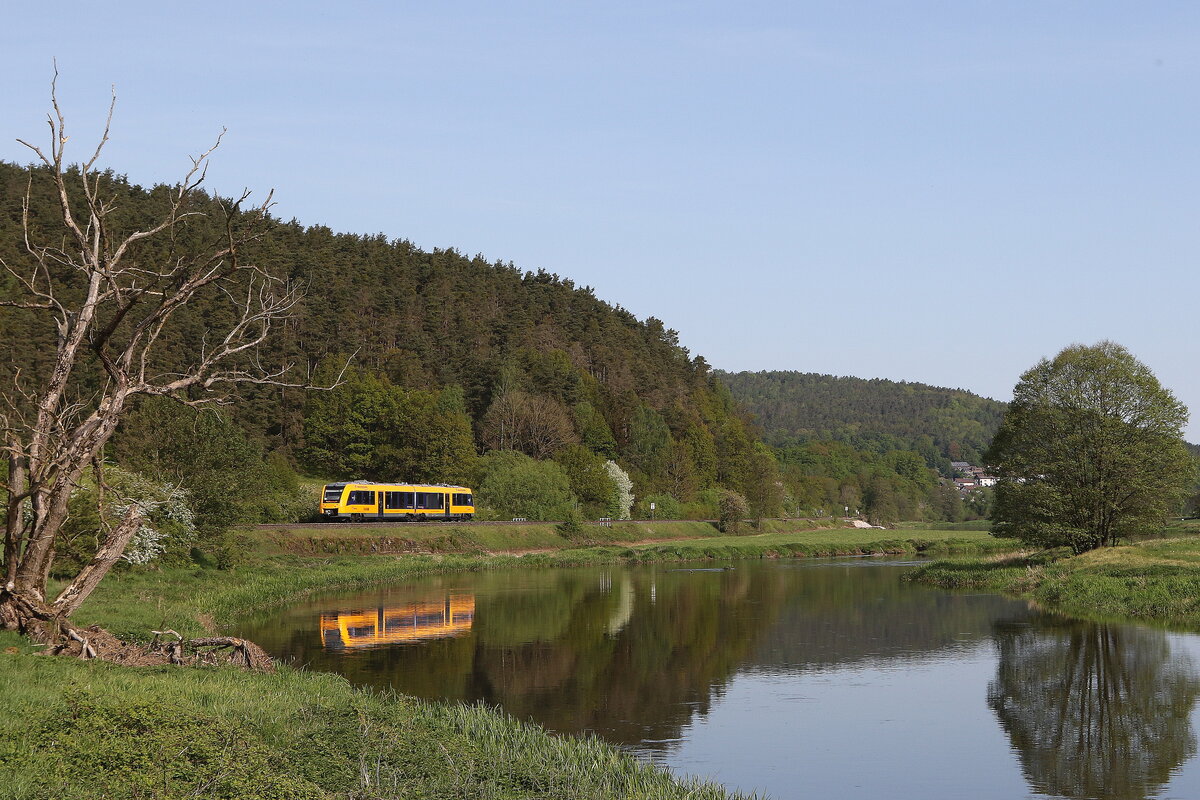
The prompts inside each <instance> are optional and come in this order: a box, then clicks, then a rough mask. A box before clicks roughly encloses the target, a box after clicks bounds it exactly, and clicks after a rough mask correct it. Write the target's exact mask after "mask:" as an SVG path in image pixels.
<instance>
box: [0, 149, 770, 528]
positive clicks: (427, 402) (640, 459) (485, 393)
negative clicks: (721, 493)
mask: <svg viewBox="0 0 1200 800" xmlns="http://www.w3.org/2000/svg"><path fill="white" fill-rule="evenodd" d="M76 179H77V178H76ZM27 185H32V203H31V209H30V214H31V219H32V222H33V226H34V228H35V232H38V233H45V234H47V235H48V236H50V237H54V236H57V237H59V239H61V236H62V234H61V230H60V228H61V220H60V215H59V214H58V212H57V210H56V208H55V207H54V195H53V192H52V191H51V188H52V187H51V185H50V181H49V178H48V175H47V174H46V173H45V172H43V171H41V170H34V171H33V172H32V183H31V172H30V170H29V169H28V168H24V167H18V166H15V165H11V164H4V163H0V205H2V207H0V257H3V258H4V259H5V260H6V261H7V262H8V263H9V264H12V265H13V266H14V267H15V268H17V269H18V270H20V269H22V268H27V264H28V262H29V256H28V255H27V254H26V253H25V252H24V249H23V247H22V244H21V243H22V237H21V227H20V226H21V200H22V196H23V195H24V194H25V191H26V187H27ZM100 185H101V191H102V192H107V193H110V194H111V195H112V196H113V197H114V198H115V203H116V207H117V208H118V209H119V214H118V215H117V216H118V217H119V218H120V219H119V221H120V222H121V223H122V224H123V225H124V226H126V227H127V228H130V229H132V226H135V225H137V226H144V225H146V224H147V222H148V221H149V220H152V219H156V218H158V216H159V215H161V214H162V213H163V209H164V207H165V194H166V192H165V189H164V188H163V187H155V188H153V189H150V190H147V189H143V188H142V187H139V186H136V185H132V184H130V183H129V182H128V181H126V180H125V179H124V178H122V177H121V176H119V175H114V174H112V173H106V174H103V175H101V176H100ZM192 210H194V211H197V212H200V213H199V215H197V216H194V217H188V218H186V219H185V220H184V221H183V222H182V223H181V224H180V226H179V227H178V229H177V231H176V235H175V236H174V238H173V239H172V240H171V241H170V242H169V247H170V250H168V249H167V245H166V244H163V245H157V247H158V248H159V249H158V250H155V249H154V247H155V246H154V245H150V244H146V245H144V246H141V247H142V249H141V250H140V251H139V253H138V256H139V257H145V258H163V257H168V256H169V257H174V256H175V254H177V253H179V252H183V251H186V249H187V248H188V247H191V246H193V245H199V244H200V243H203V242H211V241H214V240H218V241H219V240H220V236H221V232H222V230H223V227H222V222H221V220H222V215H221V211H220V208H219V206H218V201H217V200H216V199H214V198H212V197H209V196H207V195H204V194H203V193H197V194H196V196H195V197H193V198H192ZM402 224H403V221H402V220H398V221H397V226H398V227H400V226H402ZM56 231H58V232H57V233H56ZM244 258H245V260H247V261H253V263H256V264H259V265H262V266H264V267H266V268H268V269H269V270H271V271H273V272H274V273H276V274H278V275H281V276H286V277H288V278H289V279H290V280H291V281H293V282H295V283H298V284H300V285H302V286H304V287H305V289H306V297H305V299H304V301H303V302H302V304H301V305H300V306H299V308H298V309H297V311H296V313H295V314H294V315H293V317H292V318H291V319H289V320H288V321H287V322H286V324H285V325H283V326H282V327H281V329H280V330H279V331H278V332H277V335H275V336H274V338H273V339H272V340H271V344H270V346H269V347H268V348H267V349H266V351H265V352H263V353H262V354H260V355H261V360H262V363H264V364H273V363H284V362H294V363H295V365H296V367H295V369H294V371H293V373H292V379H293V380H298V381H301V382H303V381H305V380H308V379H309V377H310V376H313V377H314V379H315V380H316V381H321V380H332V378H333V376H335V375H336V374H337V373H338V370H339V369H340V367H341V366H342V365H344V364H345V363H346V362H347V361H349V364H350V368H349V370H348V372H347V373H346V376H345V382H344V384H343V385H342V386H341V387H339V388H338V389H336V390H335V391H332V392H320V391H315V392H314V391H302V390H299V389H280V388H278V387H275V388H261V389H250V390H246V391H243V392H242V394H241V395H239V396H238V397H237V398H236V400H237V402H235V403H234V404H233V405H232V409H233V410H232V414H233V417H232V419H233V422H235V423H236V426H237V427H238V429H240V430H241V431H242V433H243V434H245V436H246V437H248V439H250V440H251V441H252V442H253V443H257V444H256V445H255V446H256V447H260V448H262V450H263V452H264V453H265V454H270V453H278V454H279V455H280V456H281V457H283V458H286V460H287V462H288V463H290V464H292V465H293V466H295V467H297V468H298V469H300V470H301V471H303V472H307V473H309V474H312V475H316V476H320V477H329V478H349V477H359V478H370V479H379V480H398V479H408V480H423V481H438V482H455V481H478V480H482V479H483V478H484V477H486V470H484V469H482V468H481V467H480V466H479V464H478V463H477V459H478V457H480V456H483V457H484V459H486V458H487V454H488V453H489V452H502V453H513V452H514V451H515V452H516V453H517V454H523V455H524V456H528V457H529V458H530V459H532V460H534V461H537V462H538V463H549V462H553V463H555V464H557V465H558V466H559V467H561V470H558V471H554V472H553V475H551V477H550V478H548V479H547V480H551V481H552V482H553V480H558V479H559V477H561V475H562V474H563V473H564V472H565V473H566V475H567V476H568V477H569V479H570V487H569V489H570V491H569V492H567V490H566V489H565V488H564V492H566V494H564V495H563V497H564V498H570V499H571V500H570V501H571V502H574V501H575V500H576V499H577V500H578V501H580V502H582V504H583V506H584V507H585V509H586V510H589V513H591V512H592V511H595V512H596V513H603V509H604V507H605V505H606V504H608V502H609V496H610V495H611V493H612V489H613V483H612V480H610V476H609V474H608V473H606V472H605V461H606V460H610V459H611V460H614V461H616V462H617V464H619V465H620V466H621V468H622V469H623V470H624V471H625V472H627V473H628V474H629V475H630V476H631V477H632V479H633V482H634V490H635V493H636V495H637V496H638V497H639V498H642V499H644V498H647V497H651V496H653V495H655V494H669V495H670V496H671V497H672V498H673V499H674V501H676V502H679V503H681V504H684V505H685V506H686V505H687V504H689V503H699V504H701V506H704V507H703V508H700V509H698V513H704V514H709V513H713V511H712V508H713V502H715V501H714V499H713V498H715V496H716V494H715V493H716V491H717V490H718V489H720V488H729V489H733V490H736V491H739V492H747V490H748V487H750V486H752V485H754V484H756V483H757V482H756V481H755V480H754V479H753V478H752V477H751V475H750V470H751V467H752V462H753V457H754V453H755V450H756V445H755V440H754V437H753V435H751V434H750V433H749V432H748V431H747V428H746V425H745V423H744V421H743V419H742V418H741V416H740V415H739V412H738V411H737V409H736V405H735V403H734V402H733V400H732V398H731V397H730V395H729V394H728V391H727V390H726V389H725V388H724V387H723V386H722V385H721V384H720V382H719V381H717V380H716V379H715V378H714V377H713V376H712V374H711V373H710V370H709V367H708V365H707V364H706V363H705V361H704V359H702V358H699V357H692V356H691V355H690V354H689V353H688V351H687V350H686V349H684V348H682V347H681V346H680V345H679V343H678V340H677V336H676V333H675V332H674V331H672V330H669V329H668V328H667V327H665V326H664V325H663V323H662V322H660V321H659V320H657V319H654V318H649V319H646V320H644V321H643V320H638V319H637V318H635V317H634V315H633V314H631V313H629V312H628V311H626V310H624V309H622V308H620V307H619V306H614V305H612V304H610V303H608V302H605V301H603V300H601V299H599V298H597V297H596V296H595V295H594V293H593V292H592V290H591V289H590V288H585V287H580V286H577V285H575V284H574V283H573V282H572V281H570V280H568V279H566V278H561V277H559V276H558V275H555V274H551V273H548V272H545V271H541V270H538V271H525V270H522V269H520V268H518V267H516V266H514V265H513V264H511V263H502V262H491V261H486V260H484V259H483V258H482V257H479V256H476V257H468V256H465V255H462V254H460V253H458V252H456V251H454V250H434V251H432V252H428V251H424V250H422V249H420V248H418V247H416V246H415V245H413V244H412V243H411V242H408V241H405V240H402V239H392V238H388V237H386V236H383V235H374V236H361V235H354V234H343V233H334V232H333V231H331V230H329V229H328V228H325V227H321V226H314V227H305V226H302V225H300V224H298V223H296V222H286V221H282V220H272V221H271V222H270V224H269V226H268V230H267V231H266V234H265V236H264V237H263V238H262V239H261V240H259V241H258V242H256V243H255V244H254V245H253V252H247V253H245V254H244ZM19 291H20V287H19V285H18V284H17V283H16V282H15V281H14V280H12V279H11V277H7V278H0V294H3V295H5V296H8V295H13V296H15V294H16V293H18V292H19ZM223 302H224V301H223V300H222V298H220V297H215V298H210V299H209V300H208V301H207V302H204V303H195V304H193V305H191V306H189V307H188V308H187V309H185V311H183V312H181V313H180V314H179V315H177V318H176V320H175V322H174V324H173V327H170V328H168V329H167V330H166V331H164V332H163V334H162V337H161V344H162V347H161V348H160V353H161V354H162V363H161V364H159V365H158V366H159V368H160V369H162V370H164V371H169V370H170V369H172V368H173V367H175V368H177V367H179V366H181V365H185V364H187V363H190V362H191V361H194V359H195V358H196V352H197V351H198V348H199V346H200V342H201V341H202V340H203V339H204V337H205V336H206V335H210V336H211V335H212V333H214V332H216V331H220V330H221V326H222V321H223V320H227V319H228V311H227V310H226V309H225V308H224V307H223V306H222V303H223ZM225 324H228V323H227V322H226V323H225ZM206 332H207V333H206ZM0 337H2V339H3V341H4V342H5V343H6V348H7V347H8V346H9V345H11V347H12V350H11V352H12V354H13V359H12V363H11V364H10V365H0V373H3V376H0V377H3V378H4V379H5V383H6V384H7V385H9V386H11V385H12V378H13V369H14V367H17V368H21V369H22V373H21V374H22V375H23V376H25V378H24V379H25V380H28V379H29V377H30V376H35V375H38V374H39V365H42V364H44V363H45V358H46V355H47V354H50V353H52V352H53V349H54V341H55V333H54V328H53V324H52V323H51V321H50V320H49V319H48V318H47V317H44V316H43V317H39V316H38V315H37V314H36V313H34V312H25V311H15V312H13V313H9V314H6V315H0ZM90 369H91V374H93V375H95V376H98V375H99V374H100V371H99V369H98V368H97V366H96V364H92V365H91V367H90ZM97 379H98V378H97ZM85 402H86V400H85ZM168 405H169V404H168ZM187 413H191V412H190V411H188V410H187V409H186V408H178V407H176V408H175V410H167V409H165V408H164V407H162V405H161V404H156V403H155V402H152V403H147V404H144V407H141V408H139V410H138V414H140V415H141V417H139V416H138V415H137V414H135V415H134V417H133V418H131V420H130V421H129V424H127V425H126V426H124V428H123V429H122V432H120V433H119V435H118V439H117V441H116V447H114V448H113V449H112V451H111V455H114V456H116V457H117V458H121V459H125V460H126V461H127V462H128V463H131V464H133V465H134V466H136V467H137V468H138V469H140V470H149V471H159V472H162V471H163V470H158V469H157V467H156V465H157V464H158V463H159V461H160V460H161V459H163V458H166V456H164V455H163V454H162V452H161V448H157V447H156V449H155V451H154V452H153V453H150V454H147V453H146V452H145V450H146V446H145V442H147V441H150V440H160V439H162V438H164V436H165V434H164V433H163V432H164V431H167V430H173V431H176V432H177V433H179V436H180V437H182V438H187V437H190V436H193V433H191V432H192V431H195V430H196V425H195V424H192V425H190V427H189V426H188V425H185V424H183V423H180V422H179V421H178V420H176V419H174V415H178V414H187ZM139 425H140V426H141V427H139ZM171 426H175V427H171ZM135 432H136V433H135ZM226 433H228V432H226ZM185 434H186V435H185ZM213 435H215V434H213ZM758 447H759V448H761V445H758ZM181 457H183V458H186V454H184V455H183V456H181ZM493 460H494V459H493ZM508 466H509V467H512V469H511V470H510V471H513V470H515V469H516V467H513V466H512V464H509V465H508ZM167 472H169V470H168V471H167ZM547 474H549V473H547ZM571 492H573V495H572V494H571ZM563 507H565V506H564V505H560V506H559V507H556V508H554V509H544V512H545V513H546V514H561V513H562V510H561V509H562V508H563ZM635 510H636V509H635ZM518 513H519V512H518ZM533 513H534V512H529V515H530V516H532V515H533ZM552 518H553V517H552ZM560 518H561V517H560Z"/></svg>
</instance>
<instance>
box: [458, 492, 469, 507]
mask: <svg viewBox="0 0 1200 800" xmlns="http://www.w3.org/2000/svg"><path fill="white" fill-rule="evenodd" d="M454 505H456V506H469V505H473V503H472V502H471V495H469V494H461V493H456V494H455V495H454Z"/></svg>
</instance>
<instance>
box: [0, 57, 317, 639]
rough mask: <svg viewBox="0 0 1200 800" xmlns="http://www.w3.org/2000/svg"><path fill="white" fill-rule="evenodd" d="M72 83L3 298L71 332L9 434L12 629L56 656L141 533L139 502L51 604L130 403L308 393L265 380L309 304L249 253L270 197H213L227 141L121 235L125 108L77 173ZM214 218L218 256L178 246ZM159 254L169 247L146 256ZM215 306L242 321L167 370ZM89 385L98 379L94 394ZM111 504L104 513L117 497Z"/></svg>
mask: <svg viewBox="0 0 1200 800" xmlns="http://www.w3.org/2000/svg"><path fill="white" fill-rule="evenodd" d="M57 80H58V75H57V71H56V72H55V77H54V81H53V82H52V84H51V101H52V106H53V108H52V112H51V113H50V114H49V115H48V116H47V123H48V125H49V129H50V131H49V132H50V141H49V146H48V147H39V146H36V145H34V144H31V143H29V142H27V141H25V140H21V139H18V141H19V142H20V143H21V144H23V145H25V146H26V147H28V148H29V149H30V150H31V151H32V152H33V153H34V154H35V155H36V160H37V161H40V166H37V165H36V164H35V167H34V168H31V177H30V185H29V189H28V190H27V192H26V195H25V198H24V201H23V213H22V231H23V234H24V247H23V253H22V255H21V258H20V261H19V262H16V263H7V262H4V261H2V260H0V266H3V268H4V269H5V270H7V272H8V273H9V275H10V276H11V277H12V281H11V283H13V285H15V287H16V289H17V291H16V292H15V293H14V294H11V295H9V296H7V297H4V298H0V306H6V307H9V308H15V309H26V310H27V312H26V313H32V314H35V315H37V317H38V318H42V319H44V320H45V322H46V324H47V325H53V329H54V331H55V334H56V346H55V350H54V353H53V355H52V356H50V357H49V359H48V360H49V364H48V366H47V367H46V369H44V370H39V372H40V373H41V374H38V375H36V376H34V375H29V374H25V375H22V374H21V373H18V374H17V378H16V380H15V381H14V384H13V385H12V386H11V387H4V388H6V389H7V391H5V392H4V397H3V403H2V404H0V435H2V436H3V442H2V444H3V449H4V451H5V452H6V453H7V456H8V476H7V480H6V481H5V482H4V484H3V489H4V491H5V492H6V494H7V499H8V508H7V511H8V513H7V519H6V522H7V525H6V528H5V534H4V576H3V584H2V585H0V629H16V630H20V631H23V632H25V633H28V634H30V635H32V636H34V637H35V638H37V639H39V640H42V641H46V642H51V641H52V640H53V641H56V642H58V641H61V640H62V639H63V638H64V637H66V636H67V635H68V633H71V632H76V631H75V629H74V628H72V627H71V626H70V624H69V623H68V622H67V619H68V618H69V617H70V615H71V614H72V613H73V612H74V611H75V610H76V609H77V608H78V607H79V605H80V604H81V603H82V602H83V601H84V600H85V599H86V598H87V597H88V595H89V594H91V592H92V591H93V590H94V589H95V588H96V586H97V585H98V584H99V583H100V581H101V580H102V579H103V578H104V576H105V574H107V573H108V571H109V569H110V568H111V567H112V566H113V565H114V564H115V563H116V562H117V560H118V559H120V557H121V555H122V554H123V553H124V552H125V549H126V547H127V546H128V544H129V542H130V540H131V538H132V537H133V536H134V534H135V533H136V532H137V530H138V528H139V525H140V523H141V514H142V512H141V511H140V510H139V507H138V505H137V504H136V503H130V504H129V505H128V509H127V510H126V511H125V512H124V514H123V515H122V516H121V517H120V520H119V522H117V523H116V524H112V525H108V526H107V529H106V530H104V531H103V532H102V536H101V537H100V541H99V545H98V547H97V548H96V549H95V551H94V554H93V555H92V557H91V560H90V563H87V564H86V565H85V566H84V567H83V568H82V569H81V570H80V571H79V572H78V574H77V575H75V576H74V578H73V579H71V580H70V581H69V582H68V583H67V585H66V587H65V588H63V589H62V590H61V591H60V592H58V593H57V595H56V596H55V597H49V596H48V595H47V576H48V575H49V572H50V567H51V564H52V563H53V561H54V544H55V537H56V536H57V535H58V533H59V531H60V529H61V528H62V526H63V524H64V522H65V521H66V519H67V510H68V505H67V504H68V500H69V499H70V497H71V493H72V492H73V491H74V490H76V489H77V488H78V487H79V486H80V484H81V480H82V479H83V478H84V476H85V475H86V474H87V472H88V471H89V470H91V471H93V472H94V478H93V480H94V482H95V484H96V485H97V486H98V487H101V488H103V487H104V482H103V475H102V470H103V458H102V448H103V447H104V445H105V443H106V442H107V441H108V440H109V438H110V437H111V436H112V435H113V432H114V431H115V430H116V428H117V425H118V423H119V421H120V420H121V418H122V415H123V414H124V413H125V412H126V410H127V409H128V408H129V405H130V401H131V400H133V399H134V398H136V397H138V396H147V395H157V396H164V397H170V398H174V399H176V400H178V401H180V402H184V403H188V404H191V405H199V404H204V403H211V402H215V401H219V400H220V399H221V398H222V397H223V396H224V395H223V394H222V391H223V390H227V389H229V388H231V387H233V386H235V385H237V384H246V383H258V384H276V385H296V384H290V383H287V382H286V381H285V375H286V371H287V369H288V365H283V366H280V367H279V368H277V369H271V368H264V367H263V366H262V365H261V363H260V361H259V358H258V352H259V346H260V345H261V344H262V343H263V342H264V341H265V340H266V339H267V337H268V335H269V334H270V332H271V329H272V326H273V325H274V324H275V323H276V322H278V321H280V320H281V319H283V318H285V317H286V316H287V315H288V314H289V312H290V311H291V310H292V309H293V308H294V307H295V306H296V304H297V302H298V301H299V299H300V294H299V292H298V291H297V289H296V288H295V287H294V286H291V285H289V284H288V283H287V282H286V281H285V280H283V279H281V278H279V277H276V276H274V275H272V274H270V273H269V272H268V271H267V270H265V269H261V268H260V267H258V266H255V265H253V264H250V263H247V261H246V248H247V245H249V244H250V243H251V242H253V241H255V240H256V239H258V238H260V237H261V236H262V233H263V231H264V227H265V223H266V222H267V220H268V211H269V209H270V206H271V196H270V195H268V196H267V197H266V199H264V200H263V201H262V202H261V203H257V204H251V203H249V197H250V194H249V192H245V193H243V194H242V196H241V197H239V198H238V199H237V200H236V201H232V202H231V201H221V200H218V199H216V198H210V197H209V196H208V195H207V194H205V193H204V192H203V191H201V190H200V186H201V184H202V183H203V182H204V179H205V173H206V170H207V167H208V162H209V157H210V156H211V155H212V153H213V151H214V150H215V149H216V148H217V146H219V144H220V141H221V137H220V136H218V137H217V140H216V142H215V143H214V144H213V146H212V147H210V148H209V149H207V150H205V151H204V152H203V153H201V154H200V155H199V156H197V157H194V158H192V159H191V162H192V163H191V168H190V169H189V170H188V171H187V173H186V175H184V177H183V179H182V180H181V181H179V183H177V184H175V185H174V186H173V187H171V189H170V195H169V200H168V201H167V202H166V207H165V210H164V211H163V212H162V213H161V215H160V216H158V217H157V218H156V219H155V220H154V221H153V222H151V223H149V224H145V225H141V226H135V227H134V229H132V230H124V231H122V230H120V227H121V225H120V224H119V223H118V218H117V215H116V214H115V213H114V212H116V211H117V203H116V199H115V195H114V194H112V193H111V192H109V191H106V189H105V186H106V184H105V181H104V180H102V178H103V177H104V176H103V175H102V173H100V172H99V171H98V170H97V168H96V164H97V161H98V160H99V158H100V155H101V152H102V151H103V149H104V146H105V144H106V143H107V141H108V137H109V130H110V126H111V123H112V117H113V110H114V108H115V104H116V95H115V93H114V95H113V98H112V103H111V104H110V106H109V110H108V117H107V120H106V123H105V128H104V133H103V134H102V135H101V137H100V141H99V143H98V144H97V146H96V148H95V151H94V152H93V153H92V154H91V157H90V158H89V159H88V160H87V161H86V162H84V163H83V164H82V165H80V166H79V167H78V168H75V167H72V166H70V165H68V163H67V162H66V160H65V158H66V157H65V152H66V145H67V140H68V135H67V131H66V121H65V118H64V115H63V112H62V110H61V108H60V106H59V101H58V96H57V91H56V87H57ZM222 135H224V131H222ZM35 173H37V174H38V175H39V176H42V175H46V174H48V175H49V180H50V181H51V184H52V188H53V191H54V194H55V200H56V203H57V208H58V214H57V218H56V221H55V222H54V226H55V229H54V231H53V233H47V232H45V231H43V230H41V227H42V225H41V224H37V225H35V224H34V222H33V221H32V220H31V208H30V206H31V198H32V192H33V185H34V184H33V180H34V178H33V176H34V174H35ZM200 201H203V202H200ZM214 203H215V206H214ZM214 207H217V208H219V209H220V212H219V213H221V214H222V216H223V219H221V220H219V223H220V224H219V225H217V226H216V230H218V231H219V234H217V235H215V236H214V237H213V238H212V239H211V240H210V241H209V243H208V244H207V245H205V246H204V247H203V248H197V247H183V246H177V241H176V234H177V233H178V232H179V229H180V228H181V226H182V223H184V222H185V220H188V219H189V218H190V217H197V216H203V215H205V214H206V213H208V212H207V211H205V210H203V209H210V210H211V209H212V208H214ZM151 242H156V243H161V245H162V246H158V247H153V248H152V247H149V246H147V245H148V243H151ZM213 298H215V299H216V300H217V301H219V302H221V303H223V304H225V305H226V307H227V308H228V310H229V311H228V313H227V317H226V319H227V320H228V322H227V323H226V324H225V325H224V326H223V328H222V329H220V330H211V329H210V330H209V331H208V333H207V334H206V336H205V338H204V340H203V341H199V342H193V343H192V345H193V346H194V351H193V353H192V354H191V356H190V357H189V359H187V360H190V363H189V364H187V365H186V366H179V365H178V364H172V365H171V366H169V367H167V366H163V365H164V364H165V363H166V361H165V360H164V359H163V358H162V357H161V355H160V354H159V353H158V352H157V350H156V348H158V349H161V345H162V342H163V340H164V333H166V332H168V331H169V330H170V326H171V324H172V322H173V321H176V320H177V315H178V313H179V312H180V310H181V309H183V308H185V307H186V306H188V304H189V303H193V302H194V301H198V300H202V299H203V300H204V301H205V302H210V301H212V299H213ZM81 373H88V374H89V375H90V376H91V377H90V378H89V382H88V384H87V386H86V387H85V386H84V382H83V380H82V377H81ZM96 375H99V378H98V379H97V378H96V377H95V376H96ZM97 385H98V388H96V386H97ZM100 496H101V498H102V500H101V502H103V501H104V493H103V492H101V493H100ZM105 516H106V515H105V514H101V518H102V519H104V518H105ZM76 633H77V632H76Z"/></svg>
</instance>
